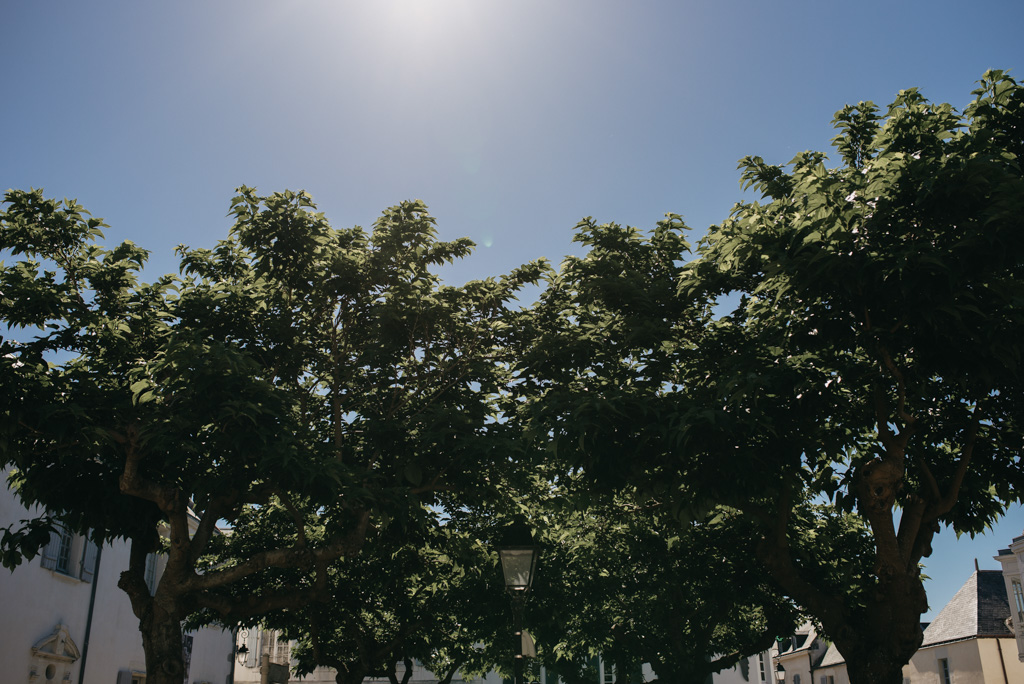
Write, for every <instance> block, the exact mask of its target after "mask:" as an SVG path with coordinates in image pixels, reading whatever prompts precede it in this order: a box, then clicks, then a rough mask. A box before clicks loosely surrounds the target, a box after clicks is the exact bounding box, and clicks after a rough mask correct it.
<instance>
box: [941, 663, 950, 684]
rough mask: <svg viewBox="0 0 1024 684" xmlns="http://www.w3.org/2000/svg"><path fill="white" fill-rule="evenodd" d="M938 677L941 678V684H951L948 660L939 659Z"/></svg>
mask: <svg viewBox="0 0 1024 684" xmlns="http://www.w3.org/2000/svg"><path fill="white" fill-rule="evenodd" d="M939 676H940V677H942V684H953V679H952V677H951V676H950V674H949V658H939Z"/></svg>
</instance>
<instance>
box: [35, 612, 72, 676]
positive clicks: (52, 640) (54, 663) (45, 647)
mask: <svg viewBox="0 0 1024 684" xmlns="http://www.w3.org/2000/svg"><path fill="white" fill-rule="evenodd" d="M80 657H81V653H80V652H79V650H78V645H77V644H75V641H74V639H72V638H71V635H70V634H68V629H67V627H65V626H64V625H61V624H58V625H57V626H56V627H54V629H53V633H52V634H50V635H49V636H47V637H44V638H43V639H40V640H39V641H37V642H36V645H35V646H33V647H32V664H31V666H30V669H29V674H28V681H29V684H50V682H54V683H56V682H63V683H65V684H70V682H71V666H72V664H74V662H75V661H76V660H78V659H79V658H80Z"/></svg>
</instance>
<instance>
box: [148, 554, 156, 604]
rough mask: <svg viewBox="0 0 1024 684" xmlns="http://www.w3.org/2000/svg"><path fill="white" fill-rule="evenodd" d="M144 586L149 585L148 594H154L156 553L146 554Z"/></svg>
mask: <svg viewBox="0 0 1024 684" xmlns="http://www.w3.org/2000/svg"><path fill="white" fill-rule="evenodd" d="M146 586H147V587H149V595H150V596H155V595H156V554H155V553H151V554H148V555H147V556H146Z"/></svg>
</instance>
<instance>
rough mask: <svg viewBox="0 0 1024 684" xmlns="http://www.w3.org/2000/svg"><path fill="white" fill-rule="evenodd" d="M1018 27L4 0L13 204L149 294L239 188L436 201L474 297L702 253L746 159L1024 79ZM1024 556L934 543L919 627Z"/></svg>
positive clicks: (994, 543)
mask: <svg viewBox="0 0 1024 684" xmlns="http://www.w3.org/2000/svg"><path fill="white" fill-rule="evenodd" d="M1021 26H1024V3H1022V2H1020V0H975V2H972V3H964V2H948V1H946V0H933V1H930V2H924V1H919V2H911V1H904V2H894V1H893V0H886V1H884V2H880V1H876V0H862V1H861V2H857V3H852V2H843V3H840V2H835V1H832V0H800V1H787V0H776V1H774V2H767V1H765V0H760V1H755V0H717V1H711V0H707V1H695V0H675V1H673V2H669V1H667V0H666V1H663V2H657V1H652V0H636V1H634V2H628V3H627V2H621V1H620V2H612V1H608V0H558V1H552V0H515V1H511V0H509V1H504V2H499V1H497V0H492V1H488V0H474V1H470V0H466V1H454V0H452V1H445V0H432V1H429V2H428V1H422V0H421V1H414V0H373V1H372V2H369V1H365V2H344V1H341V0H337V1H334V2H326V1H324V2H313V1H301V0H291V1H285V0H280V1H277V2H269V1H263V0H217V1H215V2H210V1H209V0H202V1H195V0H179V1H178V2H173V3H170V2H165V3H156V2H128V1H127V0H126V1H124V2H109V1H104V0H94V1H92V2H88V3H84V2H73V1H71V0H64V1H61V0H47V1H37V2H17V1H15V0H9V1H8V2H6V3H4V4H3V7H2V8H0V35H2V40H0V64H2V65H3V71H2V73H3V80H2V88H3V90H2V92H3V105H2V107H0V124H2V127H0V131H2V134H3V145H2V147H0V189H7V188H17V189H28V188H30V187H35V188H44V189H45V191H46V194H47V195H48V196H52V197H68V198H76V199H77V200H78V201H79V202H80V203H81V204H83V205H84V206H85V208H86V209H88V210H89V211H91V212H92V214H93V215H95V216H98V217H102V218H104V219H105V221H106V222H107V223H108V224H109V226H110V228H108V229H106V231H105V233H106V237H107V240H108V242H109V243H110V244H115V243H117V242H120V241H122V240H132V241H134V242H136V243H137V244H139V245H140V246H142V247H144V248H146V249H148V250H151V252H152V254H151V258H150V265H149V267H148V270H147V277H149V278H150V279H152V278H155V277H156V276H157V275H159V274H161V273H165V272H173V271H176V270H177V261H176V259H175V257H174V254H173V250H174V247H175V246H176V245H178V244H186V245H188V246H191V247H211V246H213V245H214V243H215V242H216V240H218V239H220V238H223V237H225V236H226V234H227V231H228V228H229V227H230V223H231V222H230V220H229V218H228V217H227V212H228V206H229V203H230V200H231V197H232V196H233V194H234V190H235V188H237V187H238V186H240V185H243V184H245V185H249V186H255V187H256V188H257V189H258V190H259V191H261V192H262V193H265V194H269V193H271V192H274V191H278V190H284V189H293V190H298V189H305V190H307V191H309V192H310V193H311V194H312V195H313V198H314V200H315V201H316V202H317V204H318V206H319V208H320V209H321V210H322V211H324V212H325V213H326V215H327V217H328V218H329V219H330V220H331V222H332V224H333V225H334V226H335V227H338V228H342V227H349V226H352V225H361V226H364V227H367V228H368V227H370V226H371V225H372V224H373V222H374V220H375V219H376V217H377V216H379V215H380V213H381V211H382V210H383V209H385V208H386V207H388V206H392V205H394V204H397V203H398V202H400V201H402V200H405V199H413V198H417V199H422V200H424V201H425V202H426V203H427V204H428V205H429V206H430V210H431V213H432V214H433V215H434V216H435V217H436V218H437V220H438V228H439V232H440V235H441V237H442V239H452V238H456V237H462V236H468V237H470V238H472V239H473V240H474V241H475V242H476V243H477V245H478V248H477V251H476V252H475V253H474V254H473V255H472V256H471V257H470V258H468V259H466V260H465V261H463V262H460V263H458V264H456V265H455V266H453V267H451V268H449V269H447V270H446V271H445V277H446V279H448V280H450V281H452V282H463V281H465V280H468V279H474V278H483V277H487V276H493V275H499V274H501V273H504V272H507V271H508V270H509V269H511V268H514V267H515V266H517V265H519V264H522V263H525V262H527V261H530V260H533V259H537V258H539V257H547V258H548V259H550V260H551V261H552V262H554V263H555V264H557V263H558V262H559V261H560V260H561V258H562V257H564V256H565V255H567V254H572V253H578V249H577V248H576V246H575V245H573V243H572V242H571V239H572V228H573V226H574V225H575V224H576V223H577V222H578V221H579V220H580V219H581V218H583V217H585V216H593V217H594V218H595V219H596V220H597V221H598V222H602V223H603V222H616V223H621V224H628V225H634V226H637V227H639V228H643V229H649V228H653V227H654V225H655V222H656V221H657V220H658V219H660V218H661V217H662V216H663V215H664V214H665V213H667V212H674V213H678V214H682V215H683V217H684V219H685V220H686V222H687V224H688V225H689V226H690V227H691V228H692V229H694V235H695V237H696V236H699V235H700V234H701V233H702V232H703V231H704V230H705V229H706V228H707V227H708V226H710V225H712V224H715V223H717V222H719V221H721V220H722V219H723V218H725V217H726V216H727V215H728V212H729V209H730V208H731V206H732V205H733V203H735V202H736V201H738V200H740V199H741V198H743V195H742V194H741V192H740V187H739V173H738V171H737V170H736V164H737V161H738V160H739V159H740V158H741V157H744V156H746V155H759V156H761V157H763V158H765V160H766V161H768V162H770V163H785V162H787V161H788V160H790V159H791V158H792V157H793V156H794V155H795V154H797V153H798V152H801V151H803V150H808V149H813V150H822V151H827V150H828V149H829V141H830V139H831V138H832V137H833V135H834V131H833V130H832V128H831V123H830V122H831V119H832V116H833V114H834V113H835V112H836V110H838V109H840V108H841V107H842V106H843V105H844V104H847V103H856V102H860V101H865V100H871V101H874V102H875V103H877V104H879V105H882V106H885V105H887V104H888V103H889V102H891V101H892V99H893V97H894V96H895V95H896V93H897V92H898V91H899V90H901V89H903V88H910V87H917V88H920V90H921V92H922V93H923V94H924V95H925V96H926V97H927V98H929V99H931V100H933V101H936V102H949V103H951V104H953V105H954V106H956V107H957V108H962V107H963V106H964V105H966V104H967V103H968V102H969V101H970V99H971V94H970V93H971V90H972V89H973V88H974V87H975V82H976V81H977V79H979V78H980V77H981V75H982V74H983V73H984V72H985V70H986V69H1004V70H1010V71H1011V74H1013V75H1014V76H1016V77H1017V78H1018V79H1022V78H1024V72H1021V71H1018V69H1024V59H1022V58H1024V40H1022V39H1021V35H1020V27H1021ZM1022 533H1024V511H1022V509H1021V508H1019V507H1017V508H1015V509H1013V510H1012V511H1011V512H1010V513H1009V514H1008V516H1007V517H1006V518H1004V520H1003V521H1002V522H1001V523H1000V524H999V525H997V526H996V528H995V529H994V530H993V531H992V532H991V533H989V534H987V535H982V536H979V537H978V538H976V539H975V540H973V541H972V540H967V539H961V540H959V541H957V540H956V538H955V535H953V534H952V532H950V531H945V532H943V533H942V534H941V535H940V537H939V539H938V542H937V544H936V549H935V553H934V554H933V556H932V557H931V558H930V559H927V568H926V573H927V574H928V575H930V576H931V577H932V579H931V580H930V581H929V582H928V585H927V588H928V591H929V596H930V602H931V605H932V606H933V609H932V610H931V611H930V612H929V613H928V614H927V615H926V619H929V618H930V617H933V616H934V614H935V612H936V610H937V609H938V608H940V607H941V606H942V605H943V604H944V603H945V602H946V601H947V600H948V599H949V598H950V597H951V596H952V595H953V593H955V591H956V590H957V589H958V588H959V586H960V585H961V584H962V583H963V582H964V581H965V580H966V579H967V578H968V576H969V575H970V573H971V572H972V571H973V568H974V562H973V561H974V558H977V559H978V562H979V564H980V566H981V567H982V568H997V567H998V564H997V563H996V562H995V561H993V560H992V558H991V557H992V556H993V555H995V554H996V553H997V551H998V549H999V548H1002V547H1005V546H1006V545H1008V544H1009V542H1010V541H1011V539H1012V538H1013V537H1014V536H1019V535H1020V534H1022Z"/></svg>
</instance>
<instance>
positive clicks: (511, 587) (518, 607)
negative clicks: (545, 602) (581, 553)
mask: <svg viewBox="0 0 1024 684" xmlns="http://www.w3.org/2000/svg"><path fill="white" fill-rule="evenodd" d="M501 541H502V543H501V545H500V546H499V547H498V557H499V558H500V559H501V573H502V575H504V577H505V589H506V590H507V591H508V593H509V596H511V597H512V617H513V620H514V621H515V636H516V641H517V642H518V643H517V645H516V647H515V650H516V656H515V668H514V669H515V684H523V607H524V606H525V605H526V595H527V594H528V593H529V591H530V587H532V586H533V579H534V577H535V576H536V574H537V559H538V558H540V547H538V546H537V544H536V543H534V541H533V532H532V531H531V530H530V527H529V525H527V524H526V520H525V519H524V518H522V517H517V518H516V519H515V522H513V523H512V524H511V525H509V526H508V527H506V528H505V530H504V534H503V535H502V540H501Z"/></svg>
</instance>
